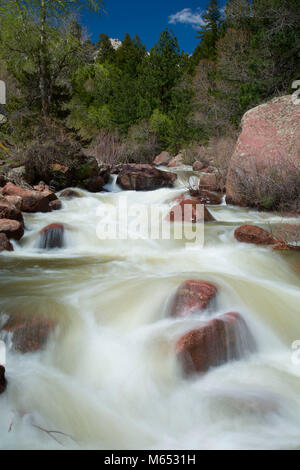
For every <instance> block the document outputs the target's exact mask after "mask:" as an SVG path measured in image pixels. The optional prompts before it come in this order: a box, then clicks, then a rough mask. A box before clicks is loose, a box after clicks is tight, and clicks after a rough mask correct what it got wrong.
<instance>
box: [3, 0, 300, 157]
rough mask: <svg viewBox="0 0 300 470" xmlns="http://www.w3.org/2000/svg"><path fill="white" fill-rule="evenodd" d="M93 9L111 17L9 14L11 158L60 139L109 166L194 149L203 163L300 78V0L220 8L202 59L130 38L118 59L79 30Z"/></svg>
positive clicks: (214, 8)
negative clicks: (204, 151) (200, 149)
mask: <svg viewBox="0 0 300 470" xmlns="http://www.w3.org/2000/svg"><path fill="white" fill-rule="evenodd" d="M83 4H84V5H85V6H90V7H93V8H94V10H95V14H98V13H100V14H101V11H102V6H103V5H102V2H96V3H95V2H89V1H87V2H78V4H76V3H75V4H74V2H69V1H68V0H63V2H58V1H57V2H56V1H54V2H53V1H52V2H47V1H43V0H39V1H37V2H36V1H33V0H27V1H23V2H21V3H19V2H17V1H15V0H3V1H1V3H0V5H1V16H0V78H1V79H2V80H5V81H6V83H7V87H8V105H7V112H8V114H9V121H8V123H7V124H6V125H5V126H2V127H1V135H0V137H1V139H0V140H1V141H4V142H5V143H6V146H7V148H9V149H11V153H14V152H15V151H16V150H20V149H24V148H26V147H28V145H31V144H32V142H33V141H35V140H39V139H43V140H44V139H45V136H47V135H48V134H49V135H52V134H53V132H54V133H55V134H57V133H60V134H64V133H67V134H68V135H69V136H70V135H71V136H72V139H73V138H75V139H76V140H78V141H80V142H81V144H82V145H83V146H84V147H89V146H91V147H95V146H96V147H97V146H100V148H101V152H102V154H103V155H105V158H107V159H109V158H114V159H117V160H121V161H148V160H150V159H151V160H152V159H153V156H155V154H156V152H158V151H159V150H168V151H170V152H172V153H174V154H175V153H177V152H179V151H182V150H183V149H186V158H191V159H193V148H194V146H195V145H198V146H199V145H202V146H203V145H204V146H205V145H206V144H207V143H208V142H209V141H214V139H215V142H216V139H220V138H224V139H225V141H226V138H227V137H229V138H232V137H234V136H235V132H236V130H237V128H238V126H239V122H240V118H241V116H242V115H243V113H244V112H245V111H247V110H248V109H250V108H252V107H253V106H255V105H257V104H259V103H262V102H264V101H267V100H269V99H270V98H272V97H274V96H279V95H282V94H289V93H291V91H292V90H291V86H292V82H293V81H294V80H297V79H299V78H300V68H299V62H300V56H299V55H300V43H299V38H300V26H299V25H300V18H299V14H300V2H299V0H253V1H252V2H250V1H248V0H231V1H229V2H228V3H227V5H226V8H225V11H223V9H221V6H220V4H219V2H218V1H216V0H210V2H209V3H208V6H207V10H206V13H205V15H204V20H205V26H204V27H203V28H202V29H200V30H199V31H198V33H197V37H198V39H199V44H198V46H197V48H196V49H195V51H194V53H193V55H192V56H189V55H188V54H186V53H185V52H184V51H182V50H181V49H180V47H179V44H178V40H177V38H176V37H175V36H174V34H173V32H172V31H171V30H170V29H168V28H167V29H165V30H164V31H162V33H161V35H160V37H159V39H158V42H157V43H156V44H155V46H154V47H153V48H152V49H151V50H150V51H147V50H146V47H145V46H144V45H143V42H142V38H139V37H137V36H136V37H134V38H133V37H130V36H129V34H126V36H125V37H124V39H123V41H122V43H121V46H120V47H118V48H116V47H113V45H112V43H111V41H110V39H109V37H108V36H106V35H104V34H102V33H101V31H99V40H98V42H97V43H96V44H93V43H92V42H91V41H90V40H89V39H88V34H87V33H86V32H85V31H83V29H82V27H81V26H80V25H79V23H78V22H77V20H76V11H77V9H78V8H79V7H80V6H82V5H83ZM74 5H75V6H74ZM108 6H109V5H108ZM0 152H1V157H2V158H6V157H7V155H6V153H5V151H4V150H0Z"/></svg>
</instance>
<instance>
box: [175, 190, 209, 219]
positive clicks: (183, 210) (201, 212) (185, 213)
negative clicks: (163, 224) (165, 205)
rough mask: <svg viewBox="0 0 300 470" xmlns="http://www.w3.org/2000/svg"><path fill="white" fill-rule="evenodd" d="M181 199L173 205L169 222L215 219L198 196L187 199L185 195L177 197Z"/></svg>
mask: <svg viewBox="0 0 300 470" xmlns="http://www.w3.org/2000/svg"><path fill="white" fill-rule="evenodd" d="M177 201H180V202H179V203H178V204H177V205H176V206H174V207H172V209H171V210H170V213H169V215H168V216H167V220H168V221H169V222H192V223H197V222H213V221H214V220H215V219H214V217H213V216H212V215H211V213H210V212H209V211H208V209H207V208H206V207H205V206H204V205H203V204H202V203H201V202H200V201H199V200H198V199H196V198H193V197H191V198H188V199H186V198H185V197H184V196H182V197H180V198H178V199H177Z"/></svg>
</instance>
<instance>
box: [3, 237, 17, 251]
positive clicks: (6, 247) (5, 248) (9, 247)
mask: <svg viewBox="0 0 300 470" xmlns="http://www.w3.org/2000/svg"><path fill="white" fill-rule="evenodd" d="M1 251H14V247H13V246H12V244H11V243H10V241H9V239H8V238H7V236H6V235H5V233H0V252H1Z"/></svg>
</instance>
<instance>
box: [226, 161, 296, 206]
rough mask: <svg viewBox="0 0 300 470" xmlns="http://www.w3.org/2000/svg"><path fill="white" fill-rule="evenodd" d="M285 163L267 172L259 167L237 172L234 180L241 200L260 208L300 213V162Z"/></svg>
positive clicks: (232, 177) (233, 175)
mask: <svg viewBox="0 0 300 470" xmlns="http://www.w3.org/2000/svg"><path fill="white" fill-rule="evenodd" d="M281 162H282V163H277V164H276V166H275V165H274V164H273V167H272V165H271V164H269V165H268V169H265V170H261V169H260V168H258V167H257V165H255V164H254V165H252V168H251V169H248V170H246V169H241V168H240V169H238V170H235V171H234V172H233V173H232V175H231V179H232V180H233V181H234V184H235V187H236V188H237V192H238V195H239V197H240V199H241V200H242V201H245V202H246V203H247V205H249V206H253V207H257V208H259V209H264V210H277V211H282V212H293V213H300V162H299V161H297V160H295V159H288V160H286V159H282V160H281Z"/></svg>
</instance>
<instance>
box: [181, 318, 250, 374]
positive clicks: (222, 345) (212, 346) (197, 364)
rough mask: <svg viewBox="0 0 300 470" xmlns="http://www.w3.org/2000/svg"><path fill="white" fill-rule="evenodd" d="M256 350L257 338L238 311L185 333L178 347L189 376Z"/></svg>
mask: <svg viewBox="0 0 300 470" xmlns="http://www.w3.org/2000/svg"><path fill="white" fill-rule="evenodd" d="M254 350H255V341H254V339H253V336H252V334H251V332H250V331H249V329H248V327H247V325H246V323H245V321H244V319H243V318H242V317H241V315H239V314H238V313H227V314H225V315H222V316H220V317H217V318H214V319H212V320H211V321H209V322H207V323H206V324H205V325H204V326H202V327H200V328H197V329H194V330H191V331H189V332H188V333H186V334H184V335H183V336H182V337H181V338H179V340H178V341H177V343H176V347H175V351H176V354H177V357H178V360H179V362H180V364H181V366H182V369H183V372H184V374H185V375H186V376H189V375H192V374H194V373H203V372H206V371H207V370H208V369H209V368H210V367H215V366H220V365H222V364H224V363H226V362H228V361H231V360H237V359H240V358H242V357H244V356H245V355H247V354H249V353H250V352H253V351H254Z"/></svg>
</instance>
